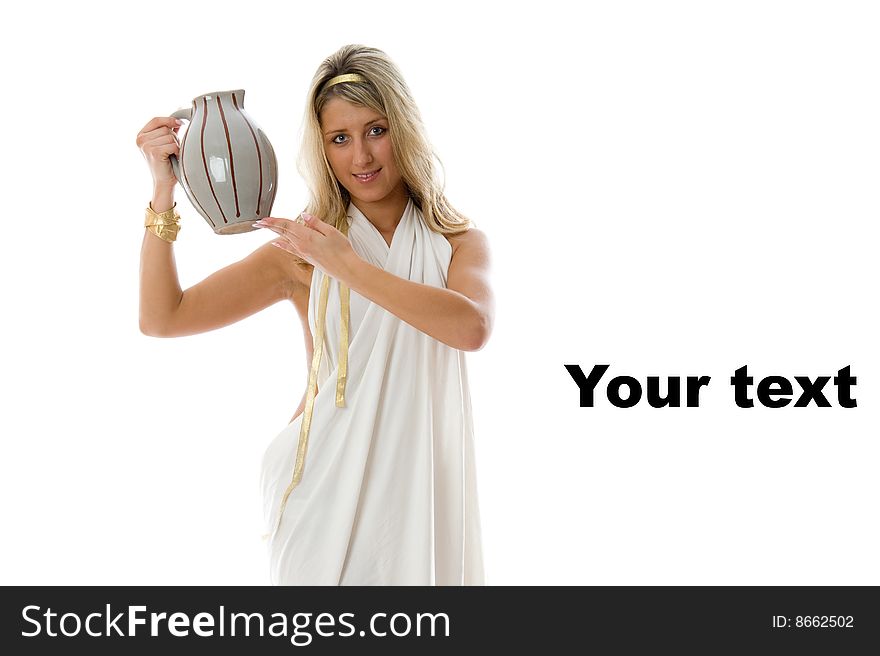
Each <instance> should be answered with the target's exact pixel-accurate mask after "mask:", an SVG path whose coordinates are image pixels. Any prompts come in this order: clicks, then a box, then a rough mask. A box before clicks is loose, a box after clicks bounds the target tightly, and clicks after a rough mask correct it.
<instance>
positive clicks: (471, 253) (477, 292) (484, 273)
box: [339, 228, 495, 351]
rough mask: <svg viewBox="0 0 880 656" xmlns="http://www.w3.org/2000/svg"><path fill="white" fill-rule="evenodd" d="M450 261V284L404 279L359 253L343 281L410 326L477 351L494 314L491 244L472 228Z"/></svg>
mask: <svg viewBox="0 0 880 656" xmlns="http://www.w3.org/2000/svg"><path fill="white" fill-rule="evenodd" d="M461 240H462V241H461V243H460V244H459V246H458V248H457V249H456V250H455V253H454V254H453V256H452V260H451V261H450V263H449V270H448V272H447V278H446V288H445V289H444V288H442V287H433V286H431V285H424V284H422V283H418V282H412V281H411V280H405V279H403V278H400V277H399V276H395V275H394V274H392V273H388V272H387V271H385V270H384V269H380V268H379V267H376V266H373V265H372V264H370V263H369V262H366V261H365V260H362V259H361V258H360V257H358V256H357V254H356V253H355V254H354V257H349V258H348V260H347V261H348V263H349V264H348V266H347V267H346V268H345V269H344V271H343V273H342V275H341V276H340V278H339V280H340V281H341V282H342V283H343V284H345V285H348V287H349V288H350V289H353V290H354V291H356V292H357V293H358V294H360V295H361V296H364V297H365V298H368V299H370V300H371V301H373V302H374V303H376V304H377V305H381V306H382V307H383V308H385V309H386V310H388V311H389V312H391V313H392V314H393V315H395V316H397V317H399V318H401V319H403V320H404V321H406V322H407V323H408V324H410V325H411V326H413V327H414V328H417V329H418V330H421V331H422V332H423V333H426V334H428V335H430V336H431V337H433V338H434V339H436V340H438V341H440V342H443V343H444V344H446V345H448V346H451V347H453V348H456V349H459V350H462V351H478V350H480V349H481V348H483V347H484V346H485V345H486V342H487V341H488V340H489V335H490V334H491V332H492V323H493V319H494V314H495V308H494V305H495V304H494V299H493V297H492V290H491V288H490V286H489V243H488V240H487V239H486V235H485V234H483V233H482V232H481V231H479V230H477V229H476V228H471V229H470V230H468V231H467V232H466V233H464V234H463V235H462V236H461Z"/></svg>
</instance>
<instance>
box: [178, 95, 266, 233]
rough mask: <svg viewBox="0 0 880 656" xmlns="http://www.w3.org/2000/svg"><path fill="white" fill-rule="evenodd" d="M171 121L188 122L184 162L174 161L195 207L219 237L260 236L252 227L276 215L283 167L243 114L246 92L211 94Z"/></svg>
mask: <svg viewBox="0 0 880 656" xmlns="http://www.w3.org/2000/svg"><path fill="white" fill-rule="evenodd" d="M171 116H173V117H174V118H179V119H185V120H187V121H189V124H188V125H187V126H186V130H185V132H184V135H183V138H182V140H181V141H180V158H179V159H180V161H178V158H177V157H175V156H174V155H171V156H170V157H169V159H170V160H171V168H172V169H173V170H174V175H175V176H176V177H177V181H178V182H179V183H180V186H181V187H183V190H184V191H185V192H186V195H187V197H188V198H189V200H190V202H191V203H192V205H193V207H194V208H195V209H196V210H197V211H198V213H199V214H201V215H202V216H203V217H204V218H205V220H206V221H207V222H208V223H209V224H210V226H211V227H212V228H213V229H214V232H215V233H217V234H218V235H230V234H235V233H240V232H249V231H251V230H256V228H254V227H253V226H252V225H251V224H252V223H253V222H254V221H256V220H258V219H261V218H264V217H267V216H270V215H271V212H272V203H273V202H274V201H275V192H276V191H277V183H278V164H277V161H276V159H275V151H274V150H273V149H272V144H271V143H269V139H268V138H267V137H266V135H265V133H264V132H263V131H262V130H261V129H260V128H259V127H258V126H257V124H256V123H255V122H254V120H253V119H252V118H251V117H250V116H248V114H247V112H245V111H244V90H243V89H237V90H235V91H215V92H213V93H206V94H204V95H201V96H198V97H197V98H194V99H193V101H192V105H191V106H190V107H187V108H183V109H179V110H177V111H176V112H174V113H173V114H171Z"/></svg>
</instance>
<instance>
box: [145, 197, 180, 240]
mask: <svg viewBox="0 0 880 656" xmlns="http://www.w3.org/2000/svg"><path fill="white" fill-rule="evenodd" d="M176 208H177V203H174V205H172V206H171V209H170V210H166V211H164V212H162V213H158V212H156V211H155V210H154V209H153V206H152V203H150V204H148V205H147V211H146V215H145V217H144V227H145V228H147V229H148V230H149V231H150V232H152V233H153V234H154V235H156V236H157V237H159V239H163V240H165V241H167V242H173V241H174V240H175V239H177V233H178V232H180V214H178V213H177V209H176Z"/></svg>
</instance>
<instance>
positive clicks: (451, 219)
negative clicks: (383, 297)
mask: <svg viewBox="0 0 880 656" xmlns="http://www.w3.org/2000/svg"><path fill="white" fill-rule="evenodd" d="M345 73H359V74H360V75H362V76H363V77H364V78H366V80H367V81H366V82H342V83H339V84H334V85H333V86H332V87H330V88H329V89H324V85H325V84H326V83H327V81H328V80H330V78H333V77H336V76H337V75H342V74H345ZM334 97H338V98H342V99H344V100H347V101H349V102H351V103H354V104H356V105H360V106H363V107H368V108H370V109H372V110H374V111H376V112H379V113H380V114H382V116H384V117H386V118H387V119H388V128H389V129H388V132H389V136H390V137H391V144H392V152H393V153H394V159H395V162H396V164H397V168H398V170H399V171H400V174H401V177H402V178H403V182H404V184H405V185H406V189H407V193H408V194H409V196H410V198H412V200H413V203H414V204H415V205H416V206H417V207H418V208H419V209H420V210H421V212H422V216H423V217H424V219H425V223H426V224H427V226H428V228H430V229H431V230H433V231H434V232H438V233H441V234H446V235H455V234H460V233H462V232H464V231H466V230H468V229H469V228H470V226H471V224H472V221H471V220H470V219H468V218H467V217H466V216H464V215H463V214H461V213H460V212H459V211H458V210H456V209H455V208H454V207H452V205H450V204H449V201H447V200H446V196H444V194H443V182H441V181H440V180H439V179H438V177H437V174H436V169H435V167H434V160H435V159H436V160H437V161H438V162H439V163H440V166H441V167H442V166H443V164H442V162H440V159H439V158H438V157H437V155H436V154H435V152H434V150H433V148H432V147H431V144H430V143H429V141H428V137H427V134H426V131H425V127H424V124H423V123H422V117H421V114H420V113H419V110H418V107H416V103H415V101H414V100H413V97H412V94H411V93H410V90H409V87H407V85H406V82H404V80H403V76H402V75H401V73H400V71H399V70H398V68H397V66H396V65H395V64H394V62H392V61H391V59H390V58H389V57H388V55H386V54H385V53H384V52H382V51H381V50H378V49H376V48H369V47H367V46H362V45H346V46H343V47H342V48H340V49H339V50H337V51H336V52H335V53H333V54H332V55H330V56H329V57H327V59H325V60H324V61H323V62H322V63H321V65H320V66H319V67H318V70H317V72H316V73H315V76H314V78H313V79H312V85H311V88H310V89H309V96H308V100H307V103H306V110H305V113H304V117H303V128H302V147H301V149H300V153H299V159H298V160H297V169H298V170H299V172H300V174H301V175H302V176H303V178H305V181H306V184H307V185H308V187H309V190H310V192H311V198H310V200H309V203H308V206H307V207H306V210H305V211H306V212H308V213H309V214H314V215H315V216H318V217H320V218H321V220H323V221H325V222H327V223H329V224H331V225H333V226H335V227H336V229H337V230H340V231H341V232H343V233H344V234H348V223H349V219H348V216H347V214H346V212H347V210H348V204H349V202H350V200H351V196H350V194H349V193H348V190H347V189H346V188H345V187H343V186H342V184H341V183H340V182H339V181H338V180H337V179H336V176H335V175H334V174H333V170H332V169H331V168H330V162H329V161H328V160H327V155H326V153H325V152H324V140H323V135H322V132H321V111H322V110H323V109H324V106H325V105H326V104H327V101H328V100H330V99H331V98H334Z"/></svg>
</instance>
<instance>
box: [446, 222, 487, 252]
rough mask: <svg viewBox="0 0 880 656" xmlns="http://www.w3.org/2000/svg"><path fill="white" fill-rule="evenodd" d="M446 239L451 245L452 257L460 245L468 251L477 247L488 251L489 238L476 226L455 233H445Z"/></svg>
mask: <svg viewBox="0 0 880 656" xmlns="http://www.w3.org/2000/svg"><path fill="white" fill-rule="evenodd" d="M446 239H447V240H448V241H449V244H450V245H451V246H452V256H453V257H455V253H456V251H458V249H459V248H460V247H461V246H465V247H466V250H468V251H470V250H474V249H478V250H481V251H486V252H488V250H489V239H488V237H486V233H485V232H483V231H482V230H480V229H478V228H469V229H468V230H466V231H465V232H461V233H459V234H457V235H446Z"/></svg>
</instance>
